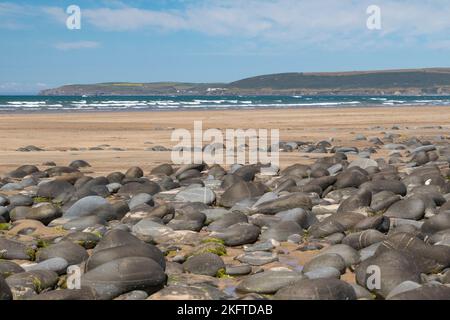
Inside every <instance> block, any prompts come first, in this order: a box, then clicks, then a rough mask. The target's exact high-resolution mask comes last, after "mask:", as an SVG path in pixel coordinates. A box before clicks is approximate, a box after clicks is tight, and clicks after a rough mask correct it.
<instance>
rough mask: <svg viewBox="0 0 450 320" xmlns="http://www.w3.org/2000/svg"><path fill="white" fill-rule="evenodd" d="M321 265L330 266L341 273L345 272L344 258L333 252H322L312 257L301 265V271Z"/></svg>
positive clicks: (312, 269) (310, 269)
mask: <svg viewBox="0 0 450 320" xmlns="http://www.w3.org/2000/svg"><path fill="white" fill-rule="evenodd" d="M323 267H332V268H335V269H336V270H338V271H339V272H340V273H341V274H343V273H345V270H346V268H347V267H346V263H345V260H344V258H342V257H341V256H340V255H338V254H335V253H329V254H324V255H320V256H316V257H314V258H312V259H311V260H310V261H309V262H307V263H306V264H305V266H304V267H303V273H307V272H310V271H314V270H316V269H320V268H323Z"/></svg>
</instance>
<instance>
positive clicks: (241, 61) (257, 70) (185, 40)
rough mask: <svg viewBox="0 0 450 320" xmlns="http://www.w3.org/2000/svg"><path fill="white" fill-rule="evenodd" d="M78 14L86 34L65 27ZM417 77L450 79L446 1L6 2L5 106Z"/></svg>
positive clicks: (1, 21) (1, 41) (1, 29)
mask: <svg viewBox="0 0 450 320" xmlns="http://www.w3.org/2000/svg"><path fill="white" fill-rule="evenodd" d="M72 4H75V5H78V6H79V7H80V8H81V14H82V15H81V30H69V29H67V27H66V19H67V17H68V14H67V13H66V9H67V7H68V6H69V5H72ZM373 4H375V5H378V6H379V8H380V9H381V29H380V30H369V29H368V28H367V27H366V20H367V18H368V14H367V13H366V9H367V7H368V6H369V5H373ZM416 67H450V3H449V1H448V0H428V1H419V0H408V1H406V0H368V1H366V0H315V1H305V0H221V1H219V0H149V1H143V0H141V1H139V0H136V1H116V0H109V1H93V0H83V1H82V0H71V1H64V0H63V1H39V0H35V1H20V0H19V1H10V2H8V1H2V0H0V94H6V93H35V92H38V91H39V90H41V89H44V88H48V87H54V86H59V85H63V84H74V83H97V82H108V81H135V82H152V81H169V80H170V81H186V82H228V81H233V80H238V79H241V78H245V77H249V76H255V75H261V74H268V73H279V72H308V71H347V70H366V69H390V68H396V69H397V68H416Z"/></svg>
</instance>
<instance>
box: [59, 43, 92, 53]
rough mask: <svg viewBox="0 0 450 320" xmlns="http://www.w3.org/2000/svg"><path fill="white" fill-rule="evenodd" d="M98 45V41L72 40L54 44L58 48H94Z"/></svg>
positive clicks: (65, 49) (64, 49)
mask: <svg viewBox="0 0 450 320" xmlns="http://www.w3.org/2000/svg"><path fill="white" fill-rule="evenodd" d="M98 47H100V43H98V42H95V41H74V42H60V43H57V44H55V48H56V49H58V50H63V51H67V50H77V49H95V48H98Z"/></svg>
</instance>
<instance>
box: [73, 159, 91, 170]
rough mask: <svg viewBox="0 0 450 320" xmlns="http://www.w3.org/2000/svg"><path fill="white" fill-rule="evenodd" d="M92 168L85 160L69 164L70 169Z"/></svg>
mask: <svg viewBox="0 0 450 320" xmlns="http://www.w3.org/2000/svg"><path fill="white" fill-rule="evenodd" d="M90 166H91V165H90V164H89V163H88V162H87V161H84V160H74V161H72V162H71V163H70V164H69V167H72V168H76V169H79V168H87V167H90Z"/></svg>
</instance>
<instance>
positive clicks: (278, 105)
mask: <svg viewBox="0 0 450 320" xmlns="http://www.w3.org/2000/svg"><path fill="white" fill-rule="evenodd" d="M448 105H450V96H448V95H432V96H398V95H397V96H358V95H351V96H350V95H348V96H329V95H327V96H321V95H317V96H300V95H299V96H200V95H198V96H39V95H5V96H0V113H14V112H21V113H23V112H30V113H35V112H77V111H78V112H89V111H96V112H99V111H103V112H108V111H109V112H114V111H133V110H135V111H152V110H153V111H157V110H196V109H206V110H215V109H283V108H344V107H390V106H448Z"/></svg>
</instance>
